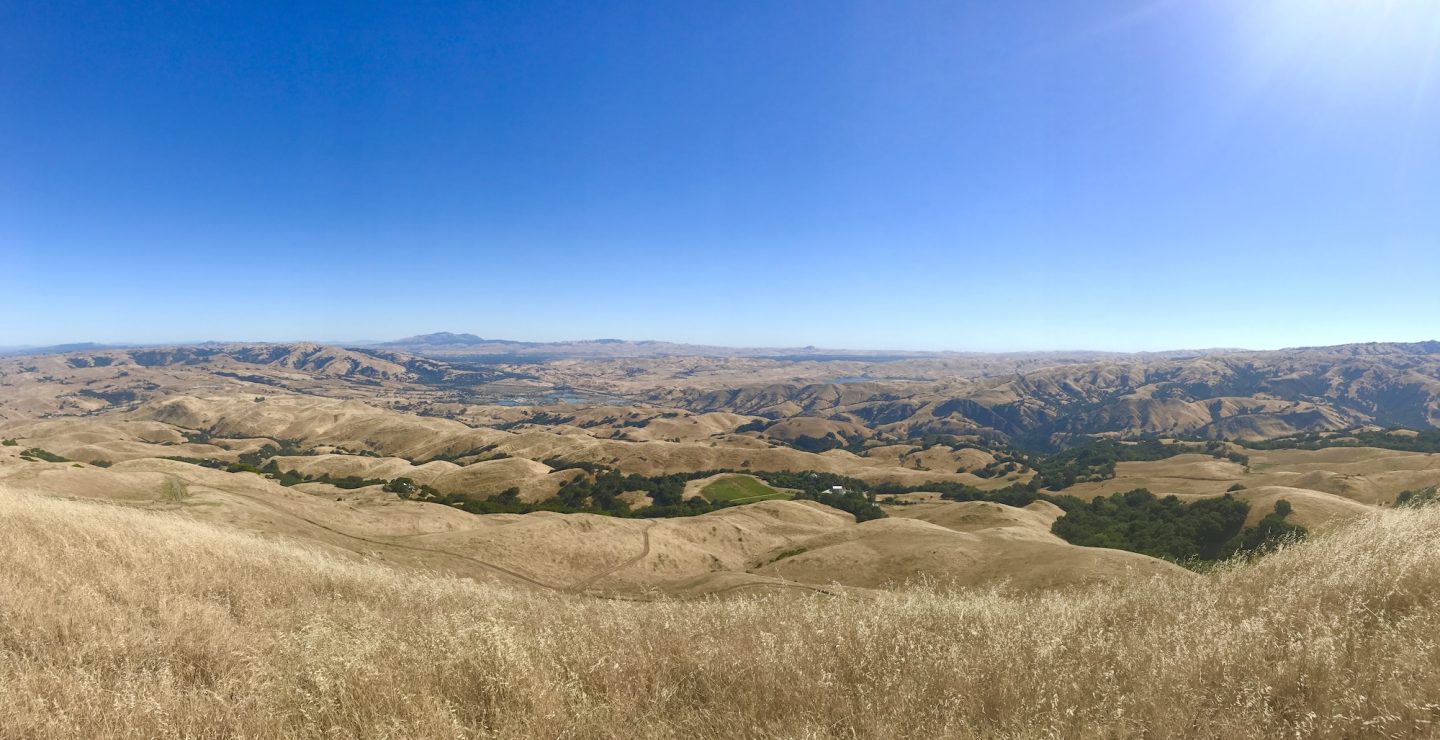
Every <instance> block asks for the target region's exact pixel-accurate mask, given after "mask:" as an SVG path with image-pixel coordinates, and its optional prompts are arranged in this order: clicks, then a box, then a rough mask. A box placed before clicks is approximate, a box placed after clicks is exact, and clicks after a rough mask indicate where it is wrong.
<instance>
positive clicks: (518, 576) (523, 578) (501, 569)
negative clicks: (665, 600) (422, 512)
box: [207, 486, 648, 591]
mask: <svg viewBox="0 0 1440 740" xmlns="http://www.w3.org/2000/svg"><path fill="white" fill-rule="evenodd" d="M207 488H209V487H208V486H207ZM209 490H211V491H215V492H216V493H219V494H221V495H224V496H236V497H239V498H243V499H246V500H247V501H253V502H255V503H257V504H260V505H261V506H265V507H267V508H269V509H273V510H275V511H278V512H281V513H283V514H285V515H287V516H292V517H295V518H296V519H299V520H300V521H302V522H305V523H306V524H309V525H310V526H312V527H315V528H317V529H323V530H325V531H326V532H329V533H331V534H335V535H339V536H341V537H345V538H347V539H352V540H356V541H357V542H365V543H369V544H371V545H379V546H381V547H393V548H396V549H399V550H412V551H415V552H428V553H432V554H435V555H444V556H446V557H450V558H455V559H456V560H464V561H466V562H469V563H474V564H475V565H479V566H480V567H482V568H485V569H487V570H491V571H494V572H495V573H499V574H500V575H503V576H506V577H507V578H511V579H514V580H517V581H520V582H522V583H525V584H528V585H531V586H537V587H539V588H543V589H547V590H550V591H564V590H566V589H565V587H563V586H556V585H554V584H550V583H545V582H544V581H539V580H536V579H534V578H531V577H530V576H527V575H525V574H524V573H517V572H516V571H513V570H510V569H509V568H506V567H505V566H503V565H496V564H495V563H491V562H488V561H485V560H481V559H479V558H472V557H470V556H469V555H461V554H460V553H458V552H451V551H449V550H440V549H436V548H433V547H420V546H419V545H404V544H400V543H398V542H387V541H385V540H376V539H371V538H369V537H361V536H360V535H357V534H351V533H349V532H345V531H342V530H339V529H335V528H334V527H331V526H327V525H324V524H321V523H320V522H317V521H315V520H314V519H310V518H309V517H305V516H301V515H300V514H297V513H295V512H294V511H291V510H290V509H287V508H285V507H284V506H280V505H278V504H276V503H274V502H272V501H266V500H264V499H262V498H258V497H255V496H251V495H249V494H245V493H238V492H235V491H222V490H219V489H216V488H209ZM647 546H648V541H647Z"/></svg>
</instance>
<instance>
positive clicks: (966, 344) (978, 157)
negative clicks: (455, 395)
mask: <svg viewBox="0 0 1440 740" xmlns="http://www.w3.org/2000/svg"><path fill="white" fill-rule="evenodd" d="M0 111H3V113H0V316H4V317H5V318H4V320H3V321H0V345H12V344H47V343H55V342H69V341H130V342H163V341H175V340H195V339H212V338H214V339H245V340H288V339H300V338H309V339H321V340H356V339H367V338H378V339H384V338H393V337H397V336H403V335H408V334H415V333H421V332H428V331H439V330H449V331H468V332H474V333H477V334H480V335H482V336H487V337H506V338H520V339H535V340H561V339H580V338H594V337H625V338H635V339H643V338H648V339H666V340H675V341H692V342H704V343H719V344H731V345H740V344H743V345H768V346H786V345H790V346H793V345H805V344H813V345H819V346H830V347H854V348H905V349H911V348H913V349H956V350H1008V349H1050V348H1093V349H1131V350H1133V349H1165V348H1180V347H1209V346H1246V347H1256V348H1266V347H1282V346H1294V345H1301V344H1328V343H1340V342H1349V341H1366V340H1419V339H1434V338H1440V329H1437V328H1436V327H1437V326H1440V290H1437V287H1440V4H1437V3H1434V2H1431V0H1388V1H1387V0H1371V1H1370V2H1366V1H1364V0H1244V1H1243V2H1242V1H1241V0H1193V1H1189V2H1185V1H1181V0H1161V1H1160V2H1154V1H1147V2H1128V1H1126V2H1122V1H1119V0H1075V1H1073V2H1069V1H1058V2H1057V1H1056V0H1046V1H1044V2H1039V1H1036V2H1026V1H1023V0H1017V1H1016V2H1003V3H997V2H970V3H963V2H956V3H908V2H894V1H886V2H873V3H845V2H830V1H826V2H798V3H782V2H675V3H670V2H636V3H624V2H616V3H547V2H527V3H503V2H493V3H476V4H459V3H413V4H412V3H404V4H402V3H388V4H387V3H353V2H351V3H333V4H324V3H295V2H283V3H269V2H260V1H256V2H245V3H155V4H151V3H144V2H111V3H83V4H72V3H65V2H46V3H13V2H0Z"/></svg>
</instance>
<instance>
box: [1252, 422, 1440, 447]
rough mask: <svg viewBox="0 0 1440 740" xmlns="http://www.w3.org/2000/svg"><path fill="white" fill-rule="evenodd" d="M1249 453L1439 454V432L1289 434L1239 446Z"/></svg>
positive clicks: (1429, 430) (1373, 431)
mask: <svg viewBox="0 0 1440 740" xmlns="http://www.w3.org/2000/svg"><path fill="white" fill-rule="evenodd" d="M1238 444H1240V445H1242V446H1244V447H1248V448H1250V449H1252V450H1321V449H1325V448H1328V447H1379V448H1381V449H1385V450H1398V451H1401V452H1428V453H1434V452H1440V429H1426V430H1424V431H1420V432H1413V433H1412V432H1411V431H1410V430H1407V429H1399V428H1395V429H1386V430H1383V431H1375V430H1359V431H1352V432H1348V433H1340V434H1329V435H1322V434H1321V433H1320V432H1306V433H1304V434H1292V435H1290V436H1287V437H1276V438H1275V439H1267V440H1262V441H1259V442H1244V441H1242V442H1239V443H1238Z"/></svg>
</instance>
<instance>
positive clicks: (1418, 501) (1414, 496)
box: [1390, 486, 1440, 507]
mask: <svg viewBox="0 0 1440 740" xmlns="http://www.w3.org/2000/svg"><path fill="white" fill-rule="evenodd" d="M1436 501H1440V487H1437V486H1430V487H1429V488H1422V489H1420V490H1416V491H1401V492H1400V493H1399V495H1397V496H1396V497H1395V501H1393V502H1392V503H1391V504H1390V505H1391V506H1395V507H1409V506H1428V505H1430V504H1433V503H1435V502H1436Z"/></svg>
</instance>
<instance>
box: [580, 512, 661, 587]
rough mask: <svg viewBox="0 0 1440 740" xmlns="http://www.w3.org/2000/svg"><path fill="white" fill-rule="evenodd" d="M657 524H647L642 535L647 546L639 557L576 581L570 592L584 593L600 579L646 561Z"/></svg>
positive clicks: (641, 550) (642, 549)
mask: <svg viewBox="0 0 1440 740" xmlns="http://www.w3.org/2000/svg"><path fill="white" fill-rule="evenodd" d="M656 524H659V522H650V523H649V524H647V525H646V526H645V531H644V532H643V533H642V534H644V536H645V545H644V547H642V548H641V549H640V554H639V555H636V556H635V557H632V558H630V559H629V560H626V561H625V562H623V563H621V564H619V565H617V566H615V567H613V568H607V569H605V570H602V571H600V572H599V573H596V574H595V575H593V576H589V577H587V578H583V579H581V580H579V581H576V582H575V583H574V584H572V585H571V586H570V589H569V590H570V591H584V590H585V589H587V588H589V587H590V584H592V583H595V582H596V581H598V580H600V579H602V578H604V577H606V576H608V575H610V574H612V573H616V572H618V571H621V570H624V569H626V568H629V567H630V566H632V565H634V564H636V563H638V562H640V561H641V560H644V559H645V556H646V555H649V554H650V530H652V529H654V528H655V525H656Z"/></svg>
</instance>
